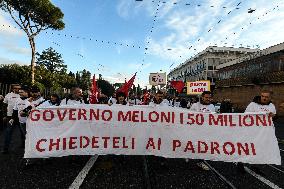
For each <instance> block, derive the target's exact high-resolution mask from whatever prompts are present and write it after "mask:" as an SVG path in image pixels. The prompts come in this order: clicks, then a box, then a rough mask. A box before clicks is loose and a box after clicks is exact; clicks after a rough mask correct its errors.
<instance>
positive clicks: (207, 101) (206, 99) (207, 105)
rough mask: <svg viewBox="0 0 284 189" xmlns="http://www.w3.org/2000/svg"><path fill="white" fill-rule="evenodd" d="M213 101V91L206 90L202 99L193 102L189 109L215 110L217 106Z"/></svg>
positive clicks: (195, 110)
mask: <svg viewBox="0 0 284 189" xmlns="http://www.w3.org/2000/svg"><path fill="white" fill-rule="evenodd" d="M211 102H212V93H211V92H210V91H204V92H203V93H202V95H201V101H200V102H196V103H194V104H192V106H191V107H190V109H189V111H193V112H205V113H206V112H207V113H212V112H215V107H214V105H213V104H212V103H211Z"/></svg>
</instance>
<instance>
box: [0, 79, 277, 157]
mask: <svg viewBox="0 0 284 189" xmlns="http://www.w3.org/2000/svg"><path fill="white" fill-rule="evenodd" d="M91 88H92V87H91ZM11 90H12V91H11V92H10V93H8V94H7V95H6V96H5V97H3V96H2V95H1V96H0V106H1V107H0V110H1V112H0V119H1V120H0V126H1V127H0V128H1V130H3V131H4V140H3V144H4V145H3V149H2V153H4V154H5V153H9V146H10V143H11V140H12V133H13V130H14V128H16V127H18V128H19V130H20V133H21V139H22V146H24V140H25V133H26V129H25V124H26V120H27V116H28V115H29V112H30V110H31V109H34V108H37V107H49V106H61V105H77V104H89V102H90V97H91V96H92V95H93V96H92V97H93V98H94V94H92V91H89V92H88V95H83V93H82V90H81V89H80V88H79V87H74V88H72V89H71V92H70V94H68V95H66V96H65V97H62V98H60V97H59V95H57V94H52V95H50V96H49V97H46V99H44V98H43V97H42V96H41V91H40V90H39V88H38V87H36V86H32V87H30V88H29V87H26V86H21V85H19V84H14V85H12V89H11ZM258 95H259V96H258ZM258 95H257V96H256V97H255V98H254V99H253V101H252V102H251V103H250V104H249V105H248V107H247V109H246V110H245V112H248V113H249V112H258V113H267V114H270V115H271V116H272V117H274V118H275V117H276V109H275V106H274V105H273V103H272V102H271V92H270V91H262V92H261V93H260V94H258ZM95 98H96V100H95V102H96V103H97V104H108V105H115V104H122V105H130V106H131V105H149V106H171V107H176V108H184V109H185V110H184V111H196V112H215V113H232V112H234V108H233V104H232V103H231V100H230V99H225V100H223V101H222V102H219V103H217V102H214V100H213V94H212V93H211V92H210V91H205V92H203V93H202V95H201V96H199V97H197V96H196V97H182V96H181V95H169V94H167V92H166V91H161V90H159V91H157V92H156V93H151V91H147V90H145V91H144V92H143V94H142V95H138V94H128V93H127V94H126V93H125V91H124V92H122V91H118V92H116V93H114V94H113V95H112V96H110V97H109V96H106V95H105V94H103V93H102V92H101V90H100V89H97V90H96V94H95ZM186 109H188V110H186Z"/></svg>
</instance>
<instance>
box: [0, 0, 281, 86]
mask: <svg viewBox="0 0 284 189" xmlns="http://www.w3.org/2000/svg"><path fill="white" fill-rule="evenodd" d="M52 3H53V4H54V5H56V6H57V7H59V8H60V9H61V10H62V12H63V13H64V19H63V21H64V23H65V28H64V29H63V30H60V31H54V30H50V29H49V30H46V31H42V32H41V33H40V34H39V35H38V36H37V38H36V50H37V52H39V53H41V52H42V51H43V50H45V49H47V48H49V47H52V48H54V49H55V50H56V51H57V52H58V53H60V54H62V57H63V60H64V62H65V64H66V65H67V69H68V71H72V72H76V71H81V70H83V69H86V70H88V71H90V72H91V73H92V74H96V76H98V74H102V77H103V78H104V79H106V80H108V81H110V82H111V83H114V82H124V80H125V78H126V79H127V80H128V79H130V78H131V76H132V75H133V74H134V73H135V72H137V76H136V80H135V84H137V83H139V84H140V86H141V87H144V86H145V85H147V84H148V83H149V74H150V73H156V72H167V73H169V71H170V70H172V69H173V68H175V67H177V66H178V65H179V64H181V63H183V62H185V61H186V60H187V59H189V58H191V57H192V56H194V55H195V54H197V53H198V52H201V51H202V50H204V49H205V48H206V47H208V46H212V45H216V46H220V47H223V46H227V47H240V46H243V47H249V48H260V49H264V48H267V47H270V46H272V45H276V44H279V43H282V42H284V22H283V20H284V0H269V1H268V0H245V1H244V0H142V1H137V0H84V1H82V0H52ZM249 9H252V10H255V11H254V12H252V13H248V10H249ZM30 60H31V50H30V46H29V43H28V39H27V37H26V34H25V33H24V32H23V31H21V30H20V29H19V27H17V25H16V24H15V23H14V21H13V20H12V19H11V18H10V16H9V15H8V14H7V13H5V12H3V11H0V64H9V63H10V64H11V63H18V64H22V65H23V64H26V65H29V64H30Z"/></svg>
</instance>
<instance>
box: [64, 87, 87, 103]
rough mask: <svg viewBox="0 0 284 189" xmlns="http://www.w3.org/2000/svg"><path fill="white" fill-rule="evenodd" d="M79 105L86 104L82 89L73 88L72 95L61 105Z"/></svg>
mask: <svg viewBox="0 0 284 189" xmlns="http://www.w3.org/2000/svg"><path fill="white" fill-rule="evenodd" d="M77 104H85V103H84V100H83V93H82V89H81V88H79V87H73V88H72V89H71V94H70V95H69V96H68V97H67V98H65V99H63V100H62V101H61V103H60V105H63V106H64V105H77Z"/></svg>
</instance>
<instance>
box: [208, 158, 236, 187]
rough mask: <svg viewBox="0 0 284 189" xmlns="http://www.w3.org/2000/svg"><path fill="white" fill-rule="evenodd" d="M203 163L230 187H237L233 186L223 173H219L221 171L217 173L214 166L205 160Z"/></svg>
mask: <svg viewBox="0 0 284 189" xmlns="http://www.w3.org/2000/svg"><path fill="white" fill-rule="evenodd" d="M204 163H205V164H206V165H207V166H208V167H209V168H210V169H211V170H212V171H214V172H215V173H216V174H217V175H218V176H219V177H220V178H221V180H223V181H224V182H226V184H228V185H229V186H230V187H231V188H233V189H237V187H235V186H234V185H233V184H232V183H231V182H230V181H228V180H227V179H226V178H225V177H224V176H223V175H221V173H219V172H218V171H217V170H216V169H214V167H212V166H211V165H210V164H209V163H208V162H207V161H204Z"/></svg>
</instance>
